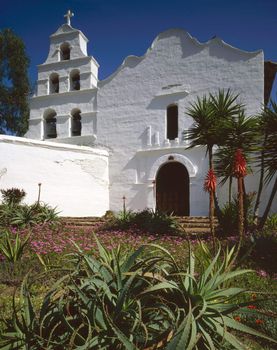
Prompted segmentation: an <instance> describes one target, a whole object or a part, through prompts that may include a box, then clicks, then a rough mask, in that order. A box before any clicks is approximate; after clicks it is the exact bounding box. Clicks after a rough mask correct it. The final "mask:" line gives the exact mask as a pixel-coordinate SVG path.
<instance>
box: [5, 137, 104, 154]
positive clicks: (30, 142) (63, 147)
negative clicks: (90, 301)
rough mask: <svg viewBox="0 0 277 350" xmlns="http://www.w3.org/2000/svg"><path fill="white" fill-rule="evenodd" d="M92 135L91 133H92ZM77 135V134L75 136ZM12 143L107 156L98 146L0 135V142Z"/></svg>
mask: <svg viewBox="0 0 277 350" xmlns="http://www.w3.org/2000/svg"><path fill="white" fill-rule="evenodd" d="M92 136H93V135H92ZM75 137H77V136H75ZM55 140H56V139H55ZM1 142H2V143H12V144H21V145H23V146H31V147H32V146H37V147H42V148H51V149H59V150H64V151H72V152H82V153H91V154H98V155H101V156H106V157H108V156H109V153H108V151H106V150H104V149H99V148H93V147H88V146H76V145H69V144H63V143H58V142H57V143H56V142H54V141H53V142H51V141H48V140H47V141H39V140H33V139H27V138H25V137H18V136H6V135H0V143H1Z"/></svg>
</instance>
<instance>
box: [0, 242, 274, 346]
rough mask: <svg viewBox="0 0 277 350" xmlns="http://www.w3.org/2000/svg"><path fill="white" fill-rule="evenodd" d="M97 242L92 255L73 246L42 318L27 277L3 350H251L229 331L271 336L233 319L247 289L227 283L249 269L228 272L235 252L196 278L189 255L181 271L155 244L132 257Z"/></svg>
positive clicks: (1, 340)
mask: <svg viewBox="0 0 277 350" xmlns="http://www.w3.org/2000/svg"><path fill="white" fill-rule="evenodd" d="M96 240H97V239H96ZM97 244H98V253H97V255H95V256H91V255H87V254H83V253H82V252H81V250H80V249H79V248H78V247H77V246H76V248H77V249H78V252H77V253H76V254H73V255H70V256H69V259H70V261H71V262H72V263H73V265H74V267H75V268H74V269H73V270H72V271H70V272H69V273H68V274H66V275H65V276H63V277H62V278H61V279H60V280H59V281H58V282H57V283H56V284H55V285H54V286H53V287H52V288H51V290H50V291H49V292H48V293H47V295H46V296H45V298H44V300H43V302H42V306H41V308H40V310H39V312H38V313H37V312H36V311H35V308H34V306H33V304H32V298H31V294H30V288H29V287H28V284H29V282H28V279H27V278H26V279H25V280H24V282H23V284H22V288H21V295H20V301H21V307H20V308H19V310H18V309H17V308H16V307H15V303H14V317H13V319H12V320H10V321H9V322H7V323H6V324H7V327H6V330H5V331H4V332H3V334H2V335H1V336H0V348H1V349H7V350H8V349H16V350H17V349H18V350H19V349H28V350H38V349H48V350H54V349H55V350H59V349H79V350H85V349H90V350H98V349H103V350H126V349H127V350H139V349H140V350H154V349H167V350H181V349H182V350H183V349H196V350H198V349H199V350H200V349H201V350H202V349H210V350H213V349H224V346H225V344H228V345H229V346H230V347H231V349H246V348H245V347H244V345H243V344H242V343H241V342H240V341H239V340H238V339H237V338H236V337H235V335H234V334H232V333H231V332H230V329H234V330H239V331H242V332H246V333H247V334H253V335H256V336H260V337H263V338H265V339H269V338H268V337H267V336H265V335H263V334H261V333H259V332H256V331H254V330H252V329H251V328H249V327H246V326H244V325H242V324H240V323H238V322H236V321H235V320H234V319H233V317H232V315H233V312H234V311H236V310H238V308H240V307H241V306H243V305H247V303H245V304H241V305H238V304H237V303H236V300H235V298H236V297H237V296H238V295H240V294H241V293H243V289H241V288H232V287H229V286H228V285H227V284H228V283H229V281H231V280H232V279H233V278H235V277H237V276H239V275H241V274H243V273H247V272H249V271H248V270H239V271H232V270H231V269H230V268H229V267H230V261H231V257H232V255H233V252H228V254H225V255H224V256H223V258H222V257H221V254H220V253H221V250H220V249H219V250H218V252H217V254H216V256H215V257H214V258H212V259H211V260H210V261H209V259H207V262H208V261H209V263H207V265H206V267H205V268H204V269H203V271H202V272H201V274H200V275H199V277H198V278H196V276H195V257H194V254H193V253H192V252H191V251H190V257H189V262H188V268H187V269H186V270H183V269H181V268H180V267H179V266H178V264H177V263H176V261H175V260H174V257H173V256H172V255H171V254H170V253H169V252H168V251H167V250H166V249H164V248H162V247H160V246H157V245H154V244H151V245H149V247H150V249H151V251H149V252H148V251H145V249H148V248H146V247H145V246H142V247H140V248H139V249H138V250H136V251H135V252H133V253H130V254H127V255H126V254H122V252H121V249H120V247H118V248H117V249H114V250H112V251H109V250H107V249H106V248H105V247H104V246H103V245H102V244H101V243H100V242H99V241H98V240H97ZM206 255H207V256H209V254H208V253H207V254H206ZM250 303H253V301H251V302H249V304H250Z"/></svg>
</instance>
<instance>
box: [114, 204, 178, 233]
mask: <svg viewBox="0 0 277 350" xmlns="http://www.w3.org/2000/svg"><path fill="white" fill-rule="evenodd" d="M110 225H111V227H118V228H120V229H127V228H129V227H136V228H139V229H141V230H145V231H147V232H150V233H159V234H165V233H176V232H177V231H178V225H177V222H176V220H175V218H174V217H173V216H172V215H168V214H166V213H163V212H160V211H158V210H156V211H153V210H151V209H144V210H142V211H139V212H133V211H122V212H120V213H119V214H118V215H117V216H116V217H115V218H114V219H112V220H111V223H110Z"/></svg>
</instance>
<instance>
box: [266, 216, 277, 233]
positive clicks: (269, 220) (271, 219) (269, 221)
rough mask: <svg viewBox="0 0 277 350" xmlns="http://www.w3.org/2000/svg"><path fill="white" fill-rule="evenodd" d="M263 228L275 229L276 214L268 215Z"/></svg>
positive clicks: (276, 227) (276, 228) (276, 225)
mask: <svg viewBox="0 0 277 350" xmlns="http://www.w3.org/2000/svg"><path fill="white" fill-rule="evenodd" d="M265 230H266V231H267V230H269V231H277V214H273V215H270V216H269V217H268V218H267V220H266V222H265Z"/></svg>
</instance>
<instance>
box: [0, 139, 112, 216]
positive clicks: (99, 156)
mask: <svg viewBox="0 0 277 350" xmlns="http://www.w3.org/2000/svg"><path fill="white" fill-rule="evenodd" d="M0 154H1V160H0V188H1V189H7V188H11V187H17V188H23V189H24V190H25V191H26V192H27V197H26V200H25V202H26V203H29V204H31V203H34V202H35V201H36V200H37V196H38V183H41V184H42V185H41V201H43V202H45V203H48V204H50V205H51V206H53V207H55V206H57V208H58V210H59V211H61V213H60V215H62V216H101V215H103V214H105V212H106V210H108V209H109V189H108V185H109V184H108V153H107V152H106V151H104V150H99V149H94V148H89V147H79V146H72V145H65V144H53V143H51V142H42V141H35V140H30V139H25V138H19V137H13V136H3V135H0Z"/></svg>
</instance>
